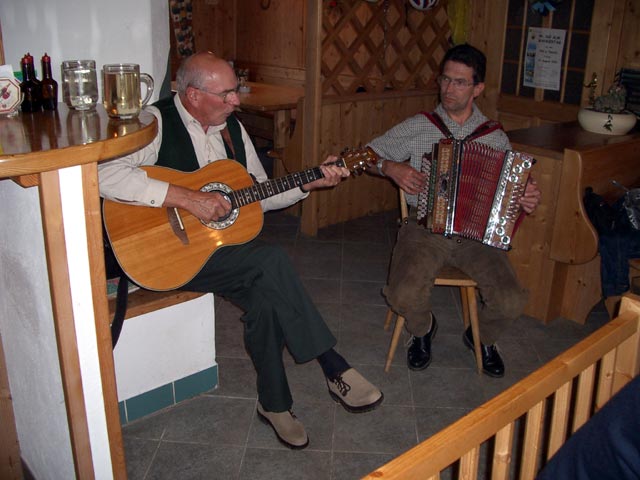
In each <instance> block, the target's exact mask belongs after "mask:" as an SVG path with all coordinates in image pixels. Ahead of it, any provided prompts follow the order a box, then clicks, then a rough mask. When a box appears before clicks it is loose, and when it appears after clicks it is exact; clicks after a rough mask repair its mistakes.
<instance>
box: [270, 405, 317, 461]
mask: <svg viewBox="0 0 640 480" xmlns="http://www.w3.org/2000/svg"><path fill="white" fill-rule="evenodd" d="M258 418H259V419H260V420H262V421H263V422H264V423H267V424H269V425H271V428H273V431H274V432H275V433H276V436H277V437H278V440H280V442H282V443H283V444H284V445H286V446H287V447H289V448H293V449H295V450H299V449H302V448H305V447H306V446H307V445H309V437H308V436H307V432H306V431H305V429H304V425H302V422H301V421H300V420H298V419H297V417H296V416H295V415H294V414H293V412H292V411H291V410H288V411H286V412H267V411H266V410H265V409H264V408H262V405H260V402H258Z"/></svg>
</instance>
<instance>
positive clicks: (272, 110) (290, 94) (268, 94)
mask: <svg viewBox="0 0 640 480" xmlns="http://www.w3.org/2000/svg"><path fill="white" fill-rule="evenodd" d="M247 86H249V87H250V88H251V91H250V92H248V93H240V109H241V111H242V112H250V113H253V114H273V148H276V149H281V148H284V147H285V146H286V144H287V140H288V139H289V137H290V136H291V111H292V110H294V109H295V108H296V107H297V105H298V100H299V99H300V98H301V97H302V96H303V95H304V89H303V88H302V87H291V86H286V85H272V84H268V83H258V82H247ZM241 117H242V116H241ZM245 123H249V122H246V120H245Z"/></svg>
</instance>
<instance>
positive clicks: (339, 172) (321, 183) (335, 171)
mask: <svg viewBox="0 0 640 480" xmlns="http://www.w3.org/2000/svg"><path fill="white" fill-rule="evenodd" d="M336 160H338V157H336V156H335V155H329V156H328V157H327V159H326V160H325V161H324V162H322V165H320V170H322V174H323V175H324V177H323V178H320V179H318V180H315V181H313V182H311V183H307V184H306V185H304V186H303V191H305V192H309V191H311V190H316V189H318V188H329V187H335V186H336V185H338V184H339V183H340V182H341V181H342V179H343V178H347V177H348V176H349V170H348V169H346V168H344V167H339V166H337V165H328V164H330V163H334V162H336Z"/></svg>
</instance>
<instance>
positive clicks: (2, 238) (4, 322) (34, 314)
mask: <svg viewBox="0 0 640 480" xmlns="http://www.w3.org/2000/svg"><path fill="white" fill-rule="evenodd" d="M0 205H2V208H0V224H1V225H3V227H2V228H0V292H2V294H1V295H0V331H2V343H3V346H4V351H5V357H6V361H7V366H8V370H9V383H10V385H11V396H12V399H13V405H14V413H15V417H16V427H17V428H18V439H19V441H20V444H21V454H22V456H23V458H25V459H27V461H28V464H29V466H30V467H31V468H32V469H33V473H34V474H35V476H36V478H38V479H47V478H51V479H54V478H74V470H73V459H72V457H71V442H70V439H69V431H68V427H67V417H66V411H65V408H64V394H63V392H62V385H61V377H60V368H59V367H58V365H59V362H58V352H57V347H56V340H55V332H54V328H53V320H52V313H51V301H50V297H49V283H48V279H47V276H46V268H47V265H46V259H45V253H44V241H43V235H42V223H41V220H40V205H39V203H38V191H37V190H36V189H35V188H31V189H23V188H22V187H19V186H18V185H16V184H15V183H13V182H12V181H10V180H0ZM52 445H54V446H55V448H52V447H51V446H52Z"/></svg>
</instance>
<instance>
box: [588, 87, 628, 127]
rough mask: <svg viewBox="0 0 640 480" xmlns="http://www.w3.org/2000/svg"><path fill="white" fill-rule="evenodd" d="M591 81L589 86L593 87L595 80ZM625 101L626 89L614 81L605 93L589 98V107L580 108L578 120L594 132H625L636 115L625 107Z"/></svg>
mask: <svg viewBox="0 0 640 480" xmlns="http://www.w3.org/2000/svg"><path fill="white" fill-rule="evenodd" d="M593 83H594V84H593V85H590V86H591V87H592V88H595V82H593ZM592 91H593V90H592ZM626 102H627V89H626V88H625V86H624V85H622V84H621V83H620V82H619V81H616V82H615V83H614V84H613V85H611V87H609V89H608V90H607V93H605V94H603V95H600V96H599V97H594V98H593V99H590V102H589V103H590V107H589V108H586V109H584V108H583V109H580V112H578V121H579V122H580V124H581V125H582V126H583V128H585V130H589V131H593V132H596V133H606V134H612V135H620V134H624V133H627V131H629V130H630V129H631V128H633V126H634V125H635V123H636V116H635V114H633V113H631V112H629V111H627V110H626V109H625V108H626ZM587 122H588V125H587Z"/></svg>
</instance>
